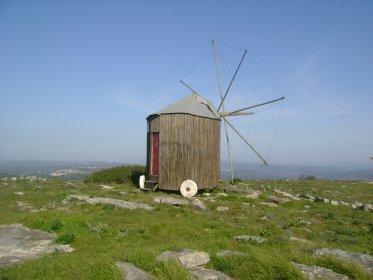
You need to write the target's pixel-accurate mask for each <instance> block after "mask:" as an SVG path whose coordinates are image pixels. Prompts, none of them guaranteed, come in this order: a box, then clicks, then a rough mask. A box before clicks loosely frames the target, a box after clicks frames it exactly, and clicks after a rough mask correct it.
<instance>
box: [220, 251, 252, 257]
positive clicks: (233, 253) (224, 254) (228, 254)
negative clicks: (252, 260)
mask: <svg viewBox="0 0 373 280" xmlns="http://www.w3.org/2000/svg"><path fill="white" fill-rule="evenodd" d="M216 255H217V256H218V257H232V256H241V257H242V256H247V254H245V253H242V252H239V251H229V250H225V251H220V252H218V253H216Z"/></svg>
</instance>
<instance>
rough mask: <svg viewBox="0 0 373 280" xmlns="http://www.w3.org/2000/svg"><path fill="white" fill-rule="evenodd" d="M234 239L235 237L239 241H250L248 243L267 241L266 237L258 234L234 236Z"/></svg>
mask: <svg viewBox="0 0 373 280" xmlns="http://www.w3.org/2000/svg"><path fill="white" fill-rule="evenodd" d="M234 239H236V240H237V241H239V242H250V243H255V244H261V243H264V242H266V241H267V239H266V238H263V237H259V236H252V235H240V236H235V237H234Z"/></svg>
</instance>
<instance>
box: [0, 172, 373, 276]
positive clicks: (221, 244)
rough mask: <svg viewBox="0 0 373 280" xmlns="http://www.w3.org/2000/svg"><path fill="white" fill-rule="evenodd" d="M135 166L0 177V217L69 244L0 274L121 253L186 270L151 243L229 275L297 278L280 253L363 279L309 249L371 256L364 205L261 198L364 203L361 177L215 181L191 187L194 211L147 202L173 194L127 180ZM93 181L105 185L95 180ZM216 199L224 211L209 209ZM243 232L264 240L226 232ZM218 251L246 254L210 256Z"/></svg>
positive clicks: (47, 272)
mask: <svg viewBox="0 0 373 280" xmlns="http://www.w3.org/2000/svg"><path fill="white" fill-rule="evenodd" d="M122 169H123V170H122ZM119 170H121V172H122V171H125V172H124V173H121V172H119V173H121V174H124V175H123V177H120V178H121V179H120V180H123V181H119V180H118V177H117V176H116V175H115V176H114V175H113V174H118V171H119ZM142 171H143V170H142V169H141V167H136V168H133V169H132V168H131V169H128V168H127V169H126V168H118V169H115V170H114V171H113V170H111V171H102V173H99V174H94V175H92V176H91V177H89V178H88V179H87V180H86V182H81V181H73V182H71V181H70V182H67V181H53V180H47V181H30V180H26V179H23V180H17V181H11V180H6V181H5V180H1V181H0V224H12V223H21V224H23V225H25V226H27V227H29V228H32V229H40V230H43V231H49V232H55V233H56V234H57V235H58V237H59V238H58V240H59V242H60V243H63V244H70V245H71V246H72V247H73V248H74V249H75V251H74V252H72V253H68V254H62V253H59V252H55V253H53V254H51V255H47V256H45V257H43V258H41V259H38V260H32V261H28V262H25V263H23V264H20V265H17V266H10V267H6V268H2V269H0V279H2V280H5V279H121V276H120V274H119V272H118V271H117V270H116V268H115V266H114V264H115V263H116V262H117V261H127V262H131V263H133V264H134V265H136V266H138V267H140V268H142V269H144V270H145V271H147V272H149V273H150V274H152V275H153V276H155V277H156V279H187V276H186V275H187V273H186V271H185V270H184V269H183V268H181V267H179V266H178V265H177V264H175V263H172V262H170V263H158V262H156V261H155V258H156V257H157V256H158V255H159V254H160V253H161V252H163V251H166V250H172V249H177V248H190V249H195V250H200V251H205V252H207V253H209V254H210V256H211V259H212V260H211V261H210V263H209V264H208V267H210V268H214V269H217V270H220V271H222V272H224V273H225V274H227V275H229V276H231V277H233V278H234V279H303V278H302V276H301V274H300V273H299V272H298V271H296V270H295V269H294V268H293V267H292V266H291V265H290V264H289V262H290V261H293V262H298V263H303V264H307V265H319V266H323V267H327V268H331V269H333V270H334V271H336V272H339V273H342V274H345V275H348V276H349V277H350V278H352V279H372V278H369V277H371V276H369V275H368V274H366V273H365V272H364V271H363V270H362V269H361V268H360V267H358V266H357V265H354V264H348V263H343V262H341V261H339V260H337V259H335V258H332V257H315V256H314V255H313V252H314V250H315V249H317V248H322V247H323V248H325V247H326V248H340V249H343V250H347V251H352V252H360V253H365V254H370V255H373V212H365V211H362V210H353V209H351V207H347V206H343V205H340V206H333V205H331V204H326V203H315V202H310V201H306V200H299V201H298V200H291V201H289V202H286V203H282V204H280V205H279V206H278V207H273V205H272V206H269V205H266V204H263V202H264V203H267V202H268V199H269V198H270V197H271V196H274V195H275V196H276V197H281V195H279V194H278V192H277V193H276V192H275V191H274V190H275V189H276V190H281V191H285V192H288V193H291V194H300V193H303V194H309V195H313V196H320V197H324V198H329V199H332V200H338V201H345V202H350V203H352V202H355V201H359V202H361V203H372V201H373V185H371V184H368V183H356V182H341V181H318V180H304V181H243V182H239V183H238V187H237V188H225V186H226V184H222V185H221V186H219V187H217V188H216V189H214V190H210V191H209V192H210V193H211V194H210V196H207V195H206V194H201V193H199V194H198V195H197V197H198V198H199V199H200V200H202V201H203V202H204V203H205V204H206V205H207V207H208V208H209V210H207V211H198V210H196V209H195V208H193V207H192V206H190V205H185V206H179V207H176V206H170V205H164V204H157V203H155V202H154V201H153V198H154V197H157V196H161V195H162V196H163V195H167V196H174V197H180V196H179V195H178V194H177V193H171V194H170V193H162V192H156V193H152V192H141V191H140V190H138V189H137V188H136V187H135V186H134V184H133V181H136V180H134V179H133V178H134V176H137V174H138V173H137V172H142ZM111 173H112V174H111ZM105 174H106V175H107V176H106V175H105ZM110 174H111V175H113V176H111V175H110ZM109 175H110V176H109ZM101 182H105V183H106V184H109V185H110V186H112V187H114V188H113V189H110V190H108V189H102V187H101V186H100V183H101ZM108 182H112V183H108ZM113 182H114V183H113ZM118 182H119V183H118ZM248 187H250V188H251V189H253V190H258V191H260V192H261V194H260V196H259V197H258V198H255V199H252V198H249V197H248V196H247V194H246V193H243V192H240V189H244V188H248ZM223 188H225V191H226V192H225V194H224V195H222V194H221V193H223V192H224V190H223ZM16 192H18V193H19V192H22V193H23V194H24V195H19V194H16ZM69 194H83V195H87V196H90V197H106V198H116V199H121V200H127V201H133V202H141V203H146V204H149V205H151V206H153V207H155V210H153V211H148V210H142V209H136V210H125V209H118V208H115V207H114V206H111V205H90V204H88V203H85V202H81V203H71V204H63V203H62V201H63V200H64V199H65V198H66V196H67V195H69ZM17 201H18V202H23V203H28V204H29V205H30V206H32V207H33V208H34V209H35V210H37V211H31V210H25V209H20V208H19V207H18V206H17ZM219 206H225V207H228V208H229V210H227V211H223V212H219V211H216V208H217V207H219ZM247 234H248V235H255V236H259V237H265V238H266V239H267V240H268V242H266V243H263V244H257V243H255V242H249V243H242V242H237V241H236V240H235V239H234V237H235V236H237V235H247ZM292 238H293V239H292ZM294 238H298V241H297V240H294ZM299 240H303V241H301V242H300V241H299ZM221 250H232V251H233V250H234V251H240V252H243V253H246V254H247V255H246V256H235V257H228V258H222V257H218V256H216V253H217V252H219V251H221Z"/></svg>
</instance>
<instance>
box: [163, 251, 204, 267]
mask: <svg viewBox="0 0 373 280" xmlns="http://www.w3.org/2000/svg"><path fill="white" fill-rule="evenodd" d="M156 260H157V261H170V260H175V261H177V262H178V263H180V264H181V265H182V266H184V267H186V268H188V269H193V268H196V267H199V266H202V265H205V264H207V263H208V262H209V261H210V256H209V254H207V253H205V252H198V251H195V250H190V249H182V250H175V251H166V252H163V253H162V254H160V255H159V256H158V257H157V259H156Z"/></svg>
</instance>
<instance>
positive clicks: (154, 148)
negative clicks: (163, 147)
mask: <svg viewBox="0 0 373 280" xmlns="http://www.w3.org/2000/svg"><path fill="white" fill-rule="evenodd" d="M158 154H159V132H153V133H152V175H158Z"/></svg>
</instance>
